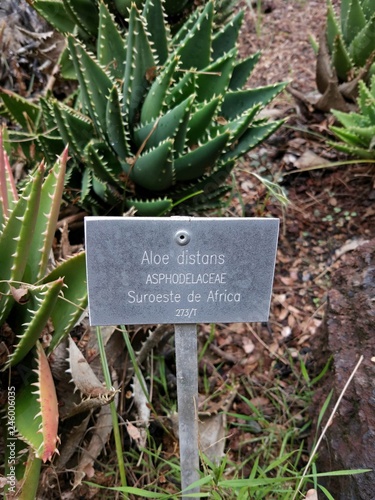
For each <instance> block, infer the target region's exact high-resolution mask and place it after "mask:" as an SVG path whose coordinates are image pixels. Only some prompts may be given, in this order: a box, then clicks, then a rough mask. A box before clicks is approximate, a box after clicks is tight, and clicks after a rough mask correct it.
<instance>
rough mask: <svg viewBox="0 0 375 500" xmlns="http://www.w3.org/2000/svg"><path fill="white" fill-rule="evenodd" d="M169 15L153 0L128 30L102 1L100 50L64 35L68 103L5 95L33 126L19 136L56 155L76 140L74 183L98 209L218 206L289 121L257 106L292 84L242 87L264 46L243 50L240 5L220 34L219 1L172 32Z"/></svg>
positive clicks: (19, 117) (133, 13) (82, 199)
mask: <svg viewBox="0 0 375 500" xmlns="http://www.w3.org/2000/svg"><path fill="white" fill-rule="evenodd" d="M60 3H61V2H60ZM83 4H84V2H83V3H82V5H83ZM86 10H87V9H86ZM164 16H165V13H164V10H163V3H162V2H161V0H153V1H152V2H151V1H150V0H147V1H146V2H145V4H144V8H143V11H142V13H141V12H139V11H138V9H137V7H136V5H135V4H134V3H133V4H132V6H131V8H130V12H129V18H128V20H127V21H128V25H127V30H126V31H123V30H121V29H120V28H119V27H118V25H117V24H116V22H115V20H114V18H113V16H112V15H111V13H110V12H109V10H108V8H107V7H106V5H105V4H104V3H100V8H99V18H98V26H99V28H98V39H97V47H96V56H95V55H94V54H93V53H91V52H90V51H89V50H88V48H87V47H86V46H85V45H84V44H83V43H82V42H81V41H79V40H78V39H77V38H75V37H74V36H72V35H68V37H67V43H68V48H69V53H70V57H71V59H72V62H73V65H74V69H75V74H76V77H77V79H78V82H79V89H78V92H77V95H76V96H75V98H74V99H73V98H71V99H70V105H67V103H62V102H59V101H57V100H55V99H53V98H42V99H41V100H40V103H39V105H35V104H34V103H30V102H28V101H26V100H23V99H20V98H19V97H18V96H15V95H12V94H11V93H10V92H2V93H1V94H0V96H1V97H2V98H3V101H4V103H5V105H6V107H7V109H8V111H9V112H10V114H11V115H12V116H13V118H14V119H15V120H16V121H18V122H19V124H20V125H21V126H22V127H23V128H24V129H27V130H28V131H30V130H31V133H30V132H27V133H25V132H24V133H23V134H21V133H16V134H14V135H13V140H16V139H17V138H22V139H25V138H28V139H29V140H32V139H35V138H36V142H37V145H38V146H39V148H40V149H41V150H42V151H43V154H44V155H45V156H46V157H47V158H48V159H51V158H52V157H54V156H55V154H56V152H57V151H58V150H59V148H61V146H62V145H64V144H67V143H69V145H70V149H71V152H72V155H73V162H72V166H71V169H70V172H69V187H70V189H71V192H72V193H78V196H77V197H76V200H77V202H78V203H79V204H80V205H82V206H83V207H85V208H86V209H88V210H90V211H91V212H94V213H108V212H111V213H122V211H123V210H124V209H127V208H130V207H135V208H136V209H137V211H138V214H140V215H159V214H164V213H166V212H169V211H171V210H172V209H173V208H174V207H175V206H176V205H177V204H180V203H183V204H184V206H185V207H186V206H189V207H191V206H192V207H193V208H194V209H196V210H199V209H201V208H206V207H210V206H217V204H218V202H219V200H220V198H221V197H222V196H223V194H224V193H225V192H227V191H228V186H227V184H226V182H225V181H226V178H227V177H228V175H229V174H230V172H231V170H232V168H233V167H234V165H235V163H236V160H237V159H238V158H239V157H241V156H242V155H244V154H245V153H246V152H247V151H249V150H250V149H252V148H253V147H255V146H256V145H257V144H259V143H260V142H261V141H263V140H264V139H266V138H267V137H268V136H269V135H270V134H272V133H273V132H274V131H275V130H276V129H277V128H278V127H279V126H280V125H281V121H277V122H268V121H266V120H262V119H259V118H257V114H258V112H259V111H260V110H261V109H262V107H263V106H265V105H266V104H267V103H268V102H270V101H271V100H272V99H273V98H274V96H275V95H276V94H277V93H278V92H280V91H281V90H282V89H283V88H284V86H285V85H284V83H280V84H276V85H270V86H266V87H261V88H255V89H245V90H244V89H243V86H244V84H245V82H246V81H247V79H248V77H249V75H250V73H251V71H252V69H253V67H254V65H255V63H256V62H257V60H258V58H259V54H255V55H252V56H250V57H248V58H246V59H244V60H238V58H237V48H236V42H237V38H238V33H239V29H240V26H241V22H242V18H243V13H242V12H240V13H238V14H237V15H236V16H234V17H233V19H232V20H231V22H230V23H228V24H227V25H226V26H225V27H223V28H222V29H221V30H220V31H218V32H217V33H215V35H213V17H214V2H213V1H209V2H208V3H207V4H206V5H205V6H204V8H203V9H200V10H196V11H194V12H193V14H192V15H191V16H190V17H189V18H188V20H187V21H186V23H185V24H184V25H183V26H182V28H181V29H180V30H179V31H178V32H177V33H176V35H174V36H173V37H170V35H169V33H168V26H167V25H166V23H165V20H164ZM72 101H73V104H72ZM25 116H27V118H25Z"/></svg>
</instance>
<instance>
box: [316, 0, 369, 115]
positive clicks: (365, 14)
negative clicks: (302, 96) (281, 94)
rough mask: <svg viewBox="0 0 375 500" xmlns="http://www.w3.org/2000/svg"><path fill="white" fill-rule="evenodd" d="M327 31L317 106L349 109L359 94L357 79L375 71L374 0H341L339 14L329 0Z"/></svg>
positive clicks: (318, 76)
mask: <svg viewBox="0 0 375 500" xmlns="http://www.w3.org/2000/svg"><path fill="white" fill-rule="evenodd" d="M327 6H328V7H327V21H326V29H325V32H323V33H322V35H321V37H320V42H319V52H318V58H317V70H316V82H317V87H318V90H319V92H320V93H321V94H322V95H323V97H322V99H321V100H320V102H319V103H318V105H317V107H319V108H320V109H323V110H324V111H329V109H330V108H335V109H341V110H343V111H345V110H348V106H347V101H348V100H349V101H354V100H355V99H356V97H357V95H358V82H359V81H360V80H364V81H368V80H369V78H370V77H371V75H372V74H374V73H375V62H374V60H375V59H374V58H375V2H373V0H342V1H341V9H340V15H339V16H337V15H336V13H335V10H334V7H333V5H332V0H327Z"/></svg>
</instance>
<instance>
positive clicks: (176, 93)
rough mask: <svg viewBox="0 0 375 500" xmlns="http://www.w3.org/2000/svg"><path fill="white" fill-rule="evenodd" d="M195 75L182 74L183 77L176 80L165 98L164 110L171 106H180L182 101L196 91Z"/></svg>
mask: <svg viewBox="0 0 375 500" xmlns="http://www.w3.org/2000/svg"><path fill="white" fill-rule="evenodd" d="M195 82H196V74H195V73H190V72H187V73H184V74H183V77H182V78H180V79H179V80H178V82H177V83H175V85H173V87H171V88H170V90H169V92H168V93H167V94H166V96H165V100H164V105H165V107H166V108H169V107H171V106H176V105H177V104H180V102H182V101H183V100H185V99H187V98H188V97H189V96H191V95H192V94H194V93H195V91H196V83H195Z"/></svg>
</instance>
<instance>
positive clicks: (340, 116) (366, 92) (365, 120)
mask: <svg viewBox="0 0 375 500" xmlns="http://www.w3.org/2000/svg"><path fill="white" fill-rule="evenodd" d="M357 102H358V108H359V111H358V113H355V112H351V113H344V112H341V111H337V110H332V113H333V115H334V116H335V118H336V119H337V120H338V121H339V122H340V123H341V125H342V127H337V126H332V127H331V130H332V132H334V134H335V135H336V136H337V137H338V139H339V140H340V141H341V142H339V143H337V142H333V141H331V142H330V144H331V145H332V146H333V147H334V148H336V149H338V150H339V151H343V152H344V153H348V154H350V155H353V156H356V157H357V158H365V159H375V75H374V76H373V77H372V80H371V84H370V86H369V87H367V86H366V84H365V83H364V82H363V81H360V82H359V97H358V99H357Z"/></svg>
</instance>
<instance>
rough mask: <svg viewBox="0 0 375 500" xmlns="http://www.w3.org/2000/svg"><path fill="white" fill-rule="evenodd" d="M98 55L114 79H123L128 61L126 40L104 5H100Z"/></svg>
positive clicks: (100, 61)
mask: <svg viewBox="0 0 375 500" xmlns="http://www.w3.org/2000/svg"><path fill="white" fill-rule="evenodd" d="M97 55H98V61H99V63H100V64H101V65H102V66H103V67H104V68H106V69H107V70H108V71H109V72H110V73H111V75H112V77H113V78H122V77H123V75H124V70H125V61H126V48H125V43H124V39H123V37H122V36H121V33H120V32H119V30H118V28H117V25H116V23H115V21H114V19H113V16H112V14H111V13H110V12H109V10H108V9H107V7H106V5H105V4H104V3H100V5H99V33H98V40H97Z"/></svg>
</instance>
